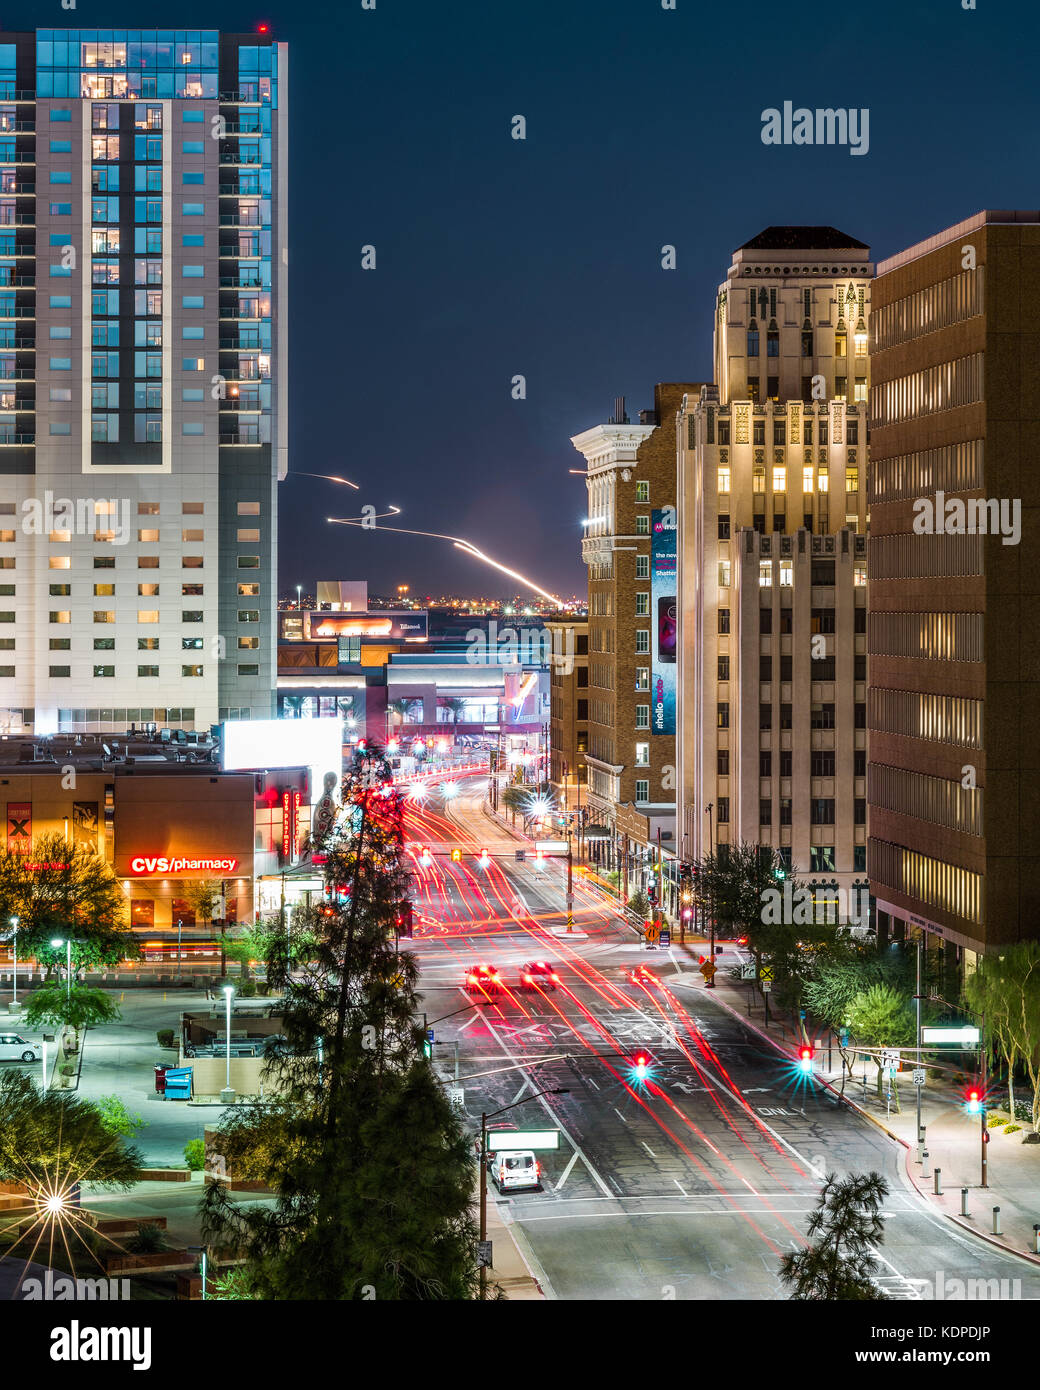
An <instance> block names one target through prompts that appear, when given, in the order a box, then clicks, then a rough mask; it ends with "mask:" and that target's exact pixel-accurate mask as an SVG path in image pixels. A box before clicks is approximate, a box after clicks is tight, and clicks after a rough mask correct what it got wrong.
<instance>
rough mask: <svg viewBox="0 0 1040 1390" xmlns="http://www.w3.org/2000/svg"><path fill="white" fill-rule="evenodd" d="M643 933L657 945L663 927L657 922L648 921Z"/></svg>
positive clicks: (652, 943)
mask: <svg viewBox="0 0 1040 1390" xmlns="http://www.w3.org/2000/svg"><path fill="white" fill-rule="evenodd" d="M643 934H644V936H645V937H646V939H647V941H648V942H650V944H651V945H656V944H657V939H658V937H659V936H660V935H661V928H660V926H659V925H658V924H657V922H647V923H646V925H645V926H644V928H643Z"/></svg>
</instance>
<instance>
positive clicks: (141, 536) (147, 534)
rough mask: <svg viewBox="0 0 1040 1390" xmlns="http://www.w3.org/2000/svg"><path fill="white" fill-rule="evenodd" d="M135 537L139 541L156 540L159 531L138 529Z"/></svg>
mask: <svg viewBox="0 0 1040 1390" xmlns="http://www.w3.org/2000/svg"><path fill="white" fill-rule="evenodd" d="M137 539H138V540H139V541H147V542H152V541H157V540H158V539H159V532H158V531H138V533H137Z"/></svg>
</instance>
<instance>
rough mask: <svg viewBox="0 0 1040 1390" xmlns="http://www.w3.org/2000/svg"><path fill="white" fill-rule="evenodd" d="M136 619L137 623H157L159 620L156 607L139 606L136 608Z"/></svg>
mask: <svg viewBox="0 0 1040 1390" xmlns="http://www.w3.org/2000/svg"><path fill="white" fill-rule="evenodd" d="M137 621H138V622H139V623H157V622H158V621H159V610H158V608H139V609H138V610H137Z"/></svg>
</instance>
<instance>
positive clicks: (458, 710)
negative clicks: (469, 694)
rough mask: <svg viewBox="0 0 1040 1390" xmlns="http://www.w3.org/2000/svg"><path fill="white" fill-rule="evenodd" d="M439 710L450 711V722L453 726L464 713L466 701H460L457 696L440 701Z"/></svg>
mask: <svg viewBox="0 0 1040 1390" xmlns="http://www.w3.org/2000/svg"><path fill="white" fill-rule="evenodd" d="M441 708H442V709H446V710H450V711H451V722H452V724H453V725H455V724H457V723H458V722H459V719H460V718H461V717H462V715H464V714H465V713H466V701H465V700H460V699H459V698H458V697H457V696H452V697H450V698H449V699H446V700H442V701H441Z"/></svg>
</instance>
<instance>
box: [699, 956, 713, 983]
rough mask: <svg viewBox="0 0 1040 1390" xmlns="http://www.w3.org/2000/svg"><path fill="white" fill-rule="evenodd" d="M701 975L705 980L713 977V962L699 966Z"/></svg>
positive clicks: (708, 961)
mask: <svg viewBox="0 0 1040 1390" xmlns="http://www.w3.org/2000/svg"><path fill="white" fill-rule="evenodd" d="M701 974H702V975H703V976H704V978H705V979H706V980H710V979H712V978H713V977H714V975H715V963H714V961H710V960H706V961H705V962H704V964H703V965H702V966H701Z"/></svg>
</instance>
